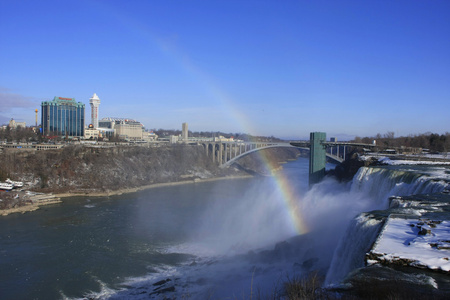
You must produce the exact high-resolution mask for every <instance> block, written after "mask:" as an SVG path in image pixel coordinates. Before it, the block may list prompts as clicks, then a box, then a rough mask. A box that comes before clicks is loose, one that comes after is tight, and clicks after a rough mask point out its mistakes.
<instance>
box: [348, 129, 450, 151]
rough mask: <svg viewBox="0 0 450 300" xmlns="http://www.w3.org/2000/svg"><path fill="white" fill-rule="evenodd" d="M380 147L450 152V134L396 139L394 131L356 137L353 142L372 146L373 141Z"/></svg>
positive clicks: (418, 135) (429, 133) (429, 134)
mask: <svg viewBox="0 0 450 300" xmlns="http://www.w3.org/2000/svg"><path fill="white" fill-rule="evenodd" d="M374 140H375V141H376V144H377V145H378V146H380V147H386V148H389V147H402V146H403V147H416V148H422V149H428V150H429V151H430V152H447V151H449V150H450V133H449V132H446V133H445V134H441V135H439V134H438V133H431V132H427V133H423V134H417V135H408V136H401V137H395V134H394V132H393V131H388V132H387V133H385V134H383V135H381V134H380V133H378V134H377V135H375V136H373V137H363V138H361V137H358V136H357V137H355V139H354V140H353V142H355V143H365V144H372V143H373V141H374Z"/></svg>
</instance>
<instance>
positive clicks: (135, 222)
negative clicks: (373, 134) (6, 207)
mask: <svg viewBox="0 0 450 300" xmlns="http://www.w3.org/2000/svg"><path fill="white" fill-rule="evenodd" d="M307 176H308V160H307V159H304V158H300V159H298V160H297V161H294V162H289V163H287V164H285V165H284V168H283V170H282V171H280V172H279V173H278V174H277V175H276V176H272V177H255V178H246V179H232V180H219V181H214V182H203V183H195V184H186V185H179V186H170V187H159V188H153V189H149V190H146V191H142V192H138V193H134V194H126V195H120V196H113V197H79V198H75V197H74V198H67V199H64V201H63V203H61V204H56V205H52V206H48V207H43V208H42V209H40V210H38V211H35V212H32V213H26V214H22V215H19V214H12V215H8V216H5V217H3V218H1V219H0V291H1V298H2V299H31V298H33V299H77V298H83V297H88V298H112V299H125V298H135V299H148V298H149V297H150V298H155V299H158V298H161V297H162V296H163V295H167V296H170V297H172V296H175V297H178V298H183V297H185V298H192V299H197V298H206V297H211V298H212V299H216V298H225V297H239V298H243V297H244V298H250V296H251V295H256V294H257V293H258V295H272V296H273V295H278V293H279V292H280V291H281V289H282V285H283V282H284V281H286V280H291V279H293V278H295V277H296V276H302V275H304V274H307V273H308V272H310V271H312V270H316V271H318V272H319V273H320V274H321V275H322V276H325V275H326V271H327V270H328V268H329V266H330V263H331V260H332V258H333V253H334V249H335V248H336V246H337V244H338V242H339V239H340V238H341V237H342V235H343V234H344V232H345V228H346V226H347V224H348V222H349V220H351V219H352V218H353V217H354V216H355V215H357V214H358V213H359V212H361V211H366V210H369V209H382V208H386V207H387V201H386V199H384V200H383V201H380V200H374V199H375V198H373V197H369V196H368V195H367V192H366V191H365V187H364V186H363V187H361V188H360V189H359V190H358V191H357V192H355V191H354V190H352V189H351V185H352V184H351V183H347V184H342V183H338V182H336V181H334V180H332V179H327V180H325V182H323V183H321V184H319V185H316V186H314V187H313V188H312V189H311V190H308V181H307ZM361 182H363V180H361ZM353 185H354V184H353ZM366 189H367V188H366ZM436 189H437V191H439V189H442V188H439V187H438V188H436ZM350 195H351V197H350ZM375 197H380V195H375ZM383 197H385V195H383ZM289 198H291V199H289ZM292 199H294V200H295V202H296V203H295V207H292V203H289V200H291V201H292ZM294 208H295V209H297V210H299V211H297V212H294ZM295 213H296V214H297V215H295ZM299 218H301V219H302V220H300V221H301V222H300V223H298V222H299V220H298V219H299ZM296 221H297V224H295V223H296Z"/></svg>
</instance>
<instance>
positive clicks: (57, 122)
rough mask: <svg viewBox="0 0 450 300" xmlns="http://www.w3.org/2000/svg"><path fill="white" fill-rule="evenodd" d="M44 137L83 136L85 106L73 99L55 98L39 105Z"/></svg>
mask: <svg viewBox="0 0 450 300" xmlns="http://www.w3.org/2000/svg"><path fill="white" fill-rule="evenodd" d="M41 108H42V109H41V121H42V130H43V134H44V135H47V136H48V135H60V136H65V135H67V136H84V111H85V105H84V104H83V103H81V102H76V101H75V98H62V97H55V98H54V99H53V100H52V101H43V102H42V103H41Z"/></svg>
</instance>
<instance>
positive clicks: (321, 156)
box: [309, 132, 327, 186]
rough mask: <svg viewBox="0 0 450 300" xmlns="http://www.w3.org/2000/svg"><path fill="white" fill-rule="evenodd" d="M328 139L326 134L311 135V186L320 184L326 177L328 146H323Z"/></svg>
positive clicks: (312, 133)
mask: <svg viewBox="0 0 450 300" xmlns="http://www.w3.org/2000/svg"><path fill="white" fill-rule="evenodd" d="M326 139H327V134H326V133H325V132H311V133H310V149H311V150H310V152H309V185H310V186H311V185H313V184H315V183H318V182H320V181H321V180H322V179H323V178H324V177H325V165H326V163H327V158H326V146H325V145H324V144H323V143H324V142H325V141H326Z"/></svg>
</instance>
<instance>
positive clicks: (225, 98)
mask: <svg viewBox="0 0 450 300" xmlns="http://www.w3.org/2000/svg"><path fill="white" fill-rule="evenodd" d="M97 5H105V6H106V4H105V3H103V4H101V3H99V2H97ZM104 8H106V7H104ZM106 9H108V11H109V13H110V15H113V16H115V17H116V18H117V19H118V21H119V22H121V23H122V24H123V25H124V26H125V27H128V28H129V29H130V30H131V31H133V33H135V34H136V35H138V36H140V37H141V38H144V39H146V40H147V41H148V42H150V44H153V45H155V46H156V47H157V48H158V49H159V51H160V52H161V53H162V54H163V55H165V56H166V57H168V58H169V59H170V60H171V61H173V62H174V63H175V64H176V65H178V66H179V67H180V68H181V69H182V70H183V71H184V72H186V73H187V74H188V75H189V76H190V77H191V78H193V79H195V80H196V81H197V82H198V83H199V85H200V86H202V87H203V88H204V89H205V91H206V92H208V93H209V94H210V95H211V98H212V99H214V100H215V101H216V103H218V104H219V106H221V107H220V111H221V112H223V113H226V114H227V115H228V119H229V120H230V122H233V124H237V125H238V127H239V128H240V129H241V132H248V133H251V134H255V135H258V133H257V131H256V129H255V128H254V127H253V124H251V122H249V118H248V117H247V116H246V115H245V114H244V113H243V112H242V109H239V107H238V106H237V105H236V103H235V101H233V99H232V97H230V96H229V95H227V93H225V91H224V90H223V89H221V88H220V87H219V84H218V83H217V82H216V81H215V80H214V79H213V77H212V76H210V75H209V74H207V73H206V72H205V71H203V70H201V69H200V68H199V67H198V66H196V65H195V64H194V63H193V62H192V60H190V59H189V56H188V55H187V54H186V53H183V52H182V51H181V50H180V49H179V48H177V47H176V46H175V45H174V44H173V43H170V41H168V40H163V39H161V38H159V37H158V36H156V35H155V34H153V33H152V32H151V30H150V29H149V28H147V27H146V26H145V25H144V24H142V23H138V22H137V21H136V20H132V19H131V18H128V17H126V16H124V15H123V13H122V12H119V11H117V10H114V9H113V8H112V7H111V6H110V7H107V8H106ZM256 153H258V155H259V157H260V158H261V161H262V162H263V163H264V166H265V168H266V171H267V172H268V174H270V173H272V177H271V178H273V180H274V182H275V186H276V188H277V191H276V192H277V194H278V195H279V197H276V199H282V200H280V201H283V202H284V207H285V208H286V213H287V215H289V219H290V221H291V225H292V227H293V229H294V230H295V231H296V232H297V233H298V234H304V233H307V232H308V227H307V226H306V224H305V222H304V218H303V217H302V215H301V210H300V207H299V205H298V202H299V200H300V197H299V195H298V194H297V193H296V191H295V189H294V188H292V185H291V183H290V181H289V179H288V178H287V177H286V176H285V175H284V174H283V172H272V170H274V169H275V165H274V164H273V163H272V162H271V160H270V159H269V158H268V157H267V154H266V152H265V151H257V152H256Z"/></svg>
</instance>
